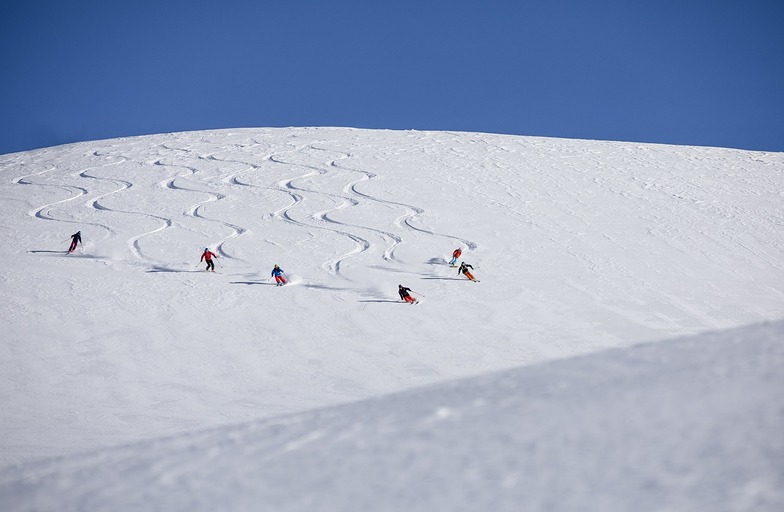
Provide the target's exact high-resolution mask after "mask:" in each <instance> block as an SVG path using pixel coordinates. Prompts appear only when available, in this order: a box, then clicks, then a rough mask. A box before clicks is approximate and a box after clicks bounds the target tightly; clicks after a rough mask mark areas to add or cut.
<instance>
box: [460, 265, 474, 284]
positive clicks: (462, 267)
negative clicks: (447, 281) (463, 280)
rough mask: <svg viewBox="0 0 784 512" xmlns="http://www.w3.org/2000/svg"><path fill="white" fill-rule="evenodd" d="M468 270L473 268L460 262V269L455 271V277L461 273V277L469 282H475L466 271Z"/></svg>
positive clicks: (472, 276) (471, 275)
mask: <svg viewBox="0 0 784 512" xmlns="http://www.w3.org/2000/svg"><path fill="white" fill-rule="evenodd" d="M469 268H470V269H471V270H474V267H472V266H471V265H469V264H468V263H466V262H465V261H463V262H461V263H460V268H458V269H457V275H460V273H461V272H462V273H463V275H464V276H466V277H467V278H468V279H470V280H471V281H476V278H474V275H473V274H472V273H471V272H470V271H469V270H468V269H469Z"/></svg>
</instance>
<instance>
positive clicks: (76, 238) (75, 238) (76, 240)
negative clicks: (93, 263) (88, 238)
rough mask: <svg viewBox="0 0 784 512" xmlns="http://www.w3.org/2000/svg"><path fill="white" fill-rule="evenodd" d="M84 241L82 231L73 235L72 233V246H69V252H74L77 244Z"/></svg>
mask: <svg viewBox="0 0 784 512" xmlns="http://www.w3.org/2000/svg"><path fill="white" fill-rule="evenodd" d="M81 243H82V232H81V231H77V232H76V233H74V234H73V235H71V246H70V247H69V248H68V253H69V254H70V253H72V252H74V251H75V250H76V246H77V244H81Z"/></svg>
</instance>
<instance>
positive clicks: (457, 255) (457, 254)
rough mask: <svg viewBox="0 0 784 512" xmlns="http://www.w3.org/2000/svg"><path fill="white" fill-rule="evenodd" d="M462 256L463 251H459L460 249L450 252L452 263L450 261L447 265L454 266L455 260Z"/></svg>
mask: <svg viewBox="0 0 784 512" xmlns="http://www.w3.org/2000/svg"><path fill="white" fill-rule="evenodd" d="M462 254H463V249H461V248H460V247H458V248H457V249H455V250H454V252H452V261H450V262H449V264H450V265H452V266H455V264H456V263H457V259H458V258H459V257H460V255H462Z"/></svg>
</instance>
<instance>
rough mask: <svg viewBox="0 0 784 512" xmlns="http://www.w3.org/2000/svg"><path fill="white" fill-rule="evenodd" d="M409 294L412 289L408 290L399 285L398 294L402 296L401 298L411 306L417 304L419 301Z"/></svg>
mask: <svg viewBox="0 0 784 512" xmlns="http://www.w3.org/2000/svg"><path fill="white" fill-rule="evenodd" d="M409 292H411V288H406V287H405V286H403V285H402V284H399V285H397V293H398V295H400V298H401V299H403V300H404V301H406V302H408V303H409V304H416V303H417V300H416V299H415V298H414V297H412V296H411V294H410V293H409Z"/></svg>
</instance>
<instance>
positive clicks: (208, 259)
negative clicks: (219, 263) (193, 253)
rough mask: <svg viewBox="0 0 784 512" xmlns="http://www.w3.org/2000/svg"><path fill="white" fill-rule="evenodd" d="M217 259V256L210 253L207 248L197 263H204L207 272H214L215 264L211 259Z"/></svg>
mask: <svg viewBox="0 0 784 512" xmlns="http://www.w3.org/2000/svg"><path fill="white" fill-rule="evenodd" d="M217 257H218V255H217V254H215V253H214V252H212V251H210V250H209V249H208V248H207V247H205V248H204V252H203V253H201V258H199V263H201V262H202V261H206V262H207V268H206V269H205V270H207V271H210V270H211V271H213V272H215V262H213V261H212V258H217Z"/></svg>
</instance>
